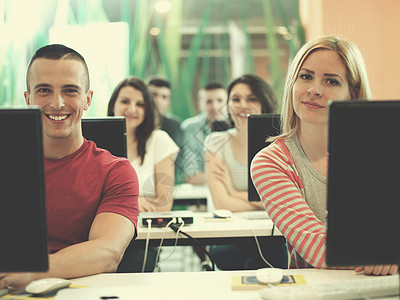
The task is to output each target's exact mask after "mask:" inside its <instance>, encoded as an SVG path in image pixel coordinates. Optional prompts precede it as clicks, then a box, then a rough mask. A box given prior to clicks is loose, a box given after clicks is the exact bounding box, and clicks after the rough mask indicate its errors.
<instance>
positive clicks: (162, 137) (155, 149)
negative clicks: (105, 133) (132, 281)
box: [131, 129, 179, 197]
mask: <svg viewBox="0 0 400 300" xmlns="http://www.w3.org/2000/svg"><path fill="white" fill-rule="evenodd" d="M178 152H179V147H178V146H177V145H176V144H175V142H174V141H173V140H172V138H171V137H170V136H169V135H168V133H166V132H165V131H163V130H160V129H155V130H154V131H153V132H152V133H151V135H150V137H149V139H148V140H147V143H146V154H145V156H144V160H143V164H142V165H141V164H140V157H137V158H136V159H135V160H134V161H131V164H132V166H133V167H134V168H135V170H136V173H137V175H138V179H139V196H148V197H155V196H156V189H155V176H154V172H155V166H156V164H158V163H159V162H160V161H162V160H163V159H164V158H166V157H168V156H170V155H171V154H178ZM171 164H173V162H171ZM169 182H170V181H169Z"/></svg>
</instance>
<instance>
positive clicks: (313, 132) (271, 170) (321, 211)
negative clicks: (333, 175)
mask: <svg viewBox="0 0 400 300" xmlns="http://www.w3.org/2000/svg"><path fill="white" fill-rule="evenodd" d="M369 98H371V92H370V88H369V83H368V78H367V73H366V69H365V64H364V61H363V59H362V56H361V54H360V52H359V50H358V48H357V47H356V45H354V44H353V43H351V42H349V41H346V40H342V39H338V38H336V37H332V36H328V37H321V38H317V39H314V40H311V41H309V42H308V43H307V44H305V45H304V46H303V47H302V48H301V49H300V50H299V52H298V53H297V55H296V57H295V58H294V60H293V62H292V64H291V66H290V68H289V71H288V74H287V78H286V84H285V89H284V96H283V103H282V113H281V121H282V130H283V132H282V134H281V135H279V136H277V137H274V138H273V140H275V141H274V142H273V143H272V144H271V145H270V146H268V147H266V148H264V149H263V150H261V151H260V152H259V153H258V154H257V155H256V156H255V158H254V159H253V162H252V165H251V176H252V179H253V182H254V184H255V186H256V188H257V190H258V193H259V195H260V197H261V199H262V201H263V204H264V205H265V209H266V211H267V212H268V214H269V216H270V217H271V218H272V220H273V221H274V223H275V224H276V226H277V227H278V229H279V230H280V231H281V232H282V234H283V235H284V236H285V237H286V239H287V241H288V246H289V248H290V251H291V252H292V256H291V259H292V263H291V267H293V268H296V267H297V268H304V267H314V268H327V265H326V262H325V239H326V224H327V220H326V219H327V213H326V206H327V203H326V202H327V199H326V190H327V174H328V155H327V153H328V101H329V100H354V101H356V100H357V99H369ZM344 209H345V208H344ZM293 220H296V221H295V222H294V221H293ZM382 247H384V246H382ZM397 270H398V266H397V265H384V266H383V265H379V266H378V265H377V266H358V267H356V268H355V271H356V272H362V271H364V273H365V274H374V275H387V274H394V273H396V272H397Z"/></svg>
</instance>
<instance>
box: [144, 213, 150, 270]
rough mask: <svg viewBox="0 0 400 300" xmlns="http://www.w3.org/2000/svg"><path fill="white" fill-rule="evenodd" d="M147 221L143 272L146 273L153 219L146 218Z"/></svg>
mask: <svg viewBox="0 0 400 300" xmlns="http://www.w3.org/2000/svg"><path fill="white" fill-rule="evenodd" d="M146 222H147V229H148V231H147V238H146V246H145V248H144V258H143V265H142V273H144V268H145V266H146V260H147V252H148V250H149V241H150V230H151V222H152V221H151V219H146Z"/></svg>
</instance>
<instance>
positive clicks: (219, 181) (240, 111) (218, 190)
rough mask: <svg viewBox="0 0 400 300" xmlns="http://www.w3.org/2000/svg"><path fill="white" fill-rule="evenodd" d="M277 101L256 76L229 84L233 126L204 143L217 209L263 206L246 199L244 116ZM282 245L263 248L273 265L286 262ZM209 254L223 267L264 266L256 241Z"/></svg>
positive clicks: (262, 110)
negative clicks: (272, 259)
mask: <svg viewBox="0 0 400 300" xmlns="http://www.w3.org/2000/svg"><path fill="white" fill-rule="evenodd" d="M276 102H277V100H276V96H275V93H274V92H273V90H272V88H271V87H270V86H269V85H268V84H267V83H266V82H265V81H264V80H263V79H262V78H260V77H259V76H257V75H252V74H247V75H243V76H241V77H239V78H237V79H236V80H234V81H233V82H231V84H230V85H229V87H228V99H227V106H228V112H229V117H230V118H231V120H232V122H233V124H234V128H232V129H228V130H227V131H221V132H213V133H211V134H210V135H209V136H208V137H207V138H206V140H205V142H204V154H205V162H206V178H207V183H208V187H209V189H210V192H211V196H212V199H213V202H214V206H215V208H216V209H228V210H231V211H250V210H261V209H262V204H261V203H260V202H249V201H248V197H247V182H248V164H247V159H248V158H247V115H248V114H261V113H272V112H274V110H275V106H276ZM276 246H277V247H276ZM281 246H284V245H281V244H280V245H273V243H271V244H270V245H269V246H266V247H265V253H268V256H269V257H274V258H275V259H276V260H275V262H277V263H275V262H272V261H271V262H270V263H272V264H273V265H275V266H278V265H279V266H282V265H283V264H285V259H283V262H282V260H281V258H282V257H283V256H285V252H286V250H285V249H284V247H281ZM273 248H279V249H277V250H274V249H273ZM281 252H282V253H284V254H283V255H281ZM211 254H212V256H213V258H214V260H215V262H216V264H217V266H218V267H219V268H220V269H224V270H228V269H230V270H234V269H236V270H238V269H257V268H260V267H265V263H264V262H263V261H262V259H261V257H260V255H259V253H258V250H257V247H256V244H255V243H254V245H252V247H249V246H247V245H243V246H241V245H227V246H219V245H218V246H212V247H211ZM275 254H276V255H275Z"/></svg>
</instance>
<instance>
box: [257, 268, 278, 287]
mask: <svg viewBox="0 0 400 300" xmlns="http://www.w3.org/2000/svg"><path fill="white" fill-rule="evenodd" d="M256 278H257V280H258V282H259V283H262V284H278V283H280V282H281V280H282V278H283V270H282V269H277V268H262V269H258V270H257V271H256Z"/></svg>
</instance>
